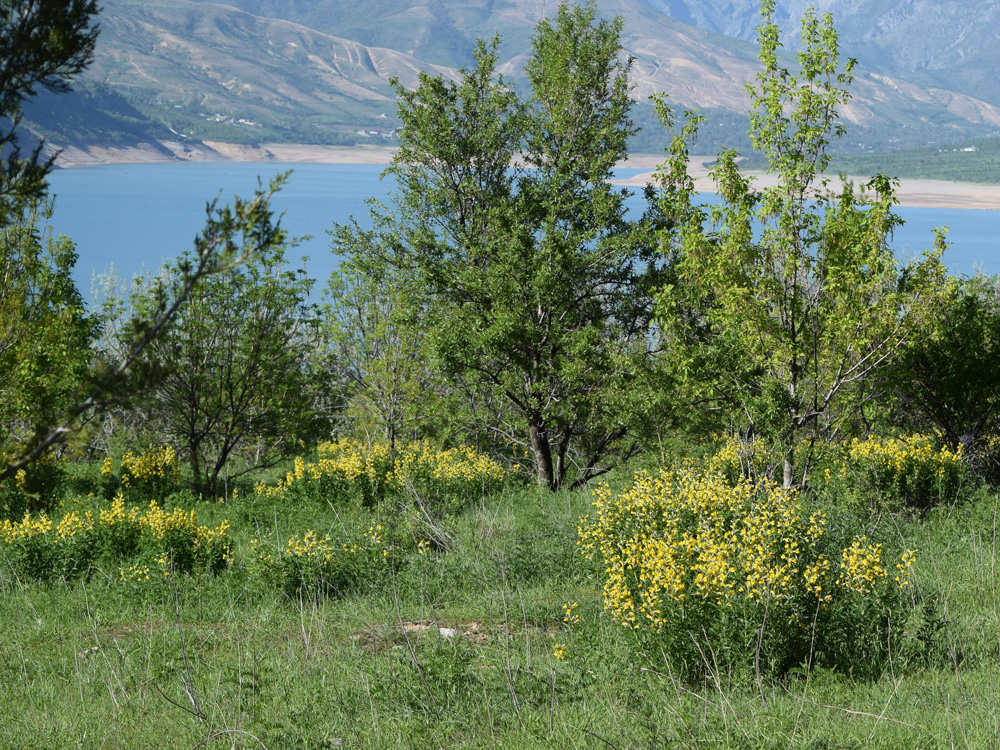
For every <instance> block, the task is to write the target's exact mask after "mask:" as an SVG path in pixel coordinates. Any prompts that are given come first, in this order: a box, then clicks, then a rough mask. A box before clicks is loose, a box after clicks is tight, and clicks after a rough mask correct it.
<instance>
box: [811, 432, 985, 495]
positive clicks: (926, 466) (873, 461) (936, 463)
mask: <svg viewBox="0 0 1000 750" xmlns="http://www.w3.org/2000/svg"><path fill="white" fill-rule="evenodd" d="M967 478H968V470H967V467H966V464H965V461H964V456H963V452H962V447H961V446H959V447H958V449H957V450H954V451H952V450H950V449H948V448H947V447H941V446H938V445H937V444H936V441H935V440H934V439H933V438H932V437H930V436H928V435H912V436H909V437H878V436H875V435H872V436H869V437H867V438H865V439H863V440H860V439H858V438H853V439H852V440H850V441H849V442H846V443H844V444H843V445H842V446H840V449H839V451H837V454H836V455H835V456H833V457H832V460H830V461H828V462H825V463H824V465H822V466H821V467H820V468H819V470H817V471H816V472H814V474H813V482H812V485H813V487H814V489H816V491H817V492H818V493H819V495H820V496H821V497H824V498H826V499H828V500H829V501H831V502H837V503H847V504H849V505H851V506H853V507H856V508H859V509H863V510H866V511H868V512H872V513H876V512H880V511H896V510H901V509H903V508H916V509H920V510H926V509H927V508H931V507H933V506H936V505H942V504H948V503H954V502H955V501H956V500H957V499H958V496H959V493H960V491H961V489H962V487H963V486H964V484H965V482H966V480H967Z"/></svg>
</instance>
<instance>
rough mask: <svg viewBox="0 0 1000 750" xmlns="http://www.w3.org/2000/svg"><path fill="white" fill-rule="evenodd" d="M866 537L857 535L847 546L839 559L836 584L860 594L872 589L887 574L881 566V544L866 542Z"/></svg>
mask: <svg viewBox="0 0 1000 750" xmlns="http://www.w3.org/2000/svg"><path fill="white" fill-rule="evenodd" d="M867 541H868V538H867V537H865V536H861V537H858V538H857V539H855V540H854V541H853V542H851V545H850V546H849V547H847V548H846V549H845V550H844V552H843V554H842V556H841V561H840V577H839V578H838V579H837V584H838V585H840V586H845V587H846V588H848V589H850V590H851V591H857V592H858V593H860V594H864V593H867V592H869V591H874V590H875V589H876V588H877V587H878V585H879V584H880V583H882V581H883V580H884V579H885V577H886V576H887V575H888V573H887V572H886V569H885V568H883V567H882V565H881V563H882V545H881V544H867Z"/></svg>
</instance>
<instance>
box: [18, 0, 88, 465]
mask: <svg viewBox="0 0 1000 750" xmlns="http://www.w3.org/2000/svg"><path fill="white" fill-rule="evenodd" d="M96 13H97V6H96V3H95V2H81V1H80V0H69V1H67V0H61V1H60V0H55V1H54V2H41V1H40V0H9V1H8V2H4V3H2V4H0V122H2V124H0V150H2V151H3V152H4V157H5V158H4V159H3V160H2V161H0V396H2V399H0V479H3V478H6V477H9V476H11V475H12V474H13V473H14V472H16V471H17V470H18V469H20V468H23V466H25V465H26V464H27V462H28V461H30V460H31V457H32V456H33V454H35V449H36V448H37V447H38V446H39V445H40V444H41V443H43V442H44V441H45V440H46V438H47V437H48V432H49V429H50V427H51V425H53V424H57V423H58V422H60V421H61V420H62V419H63V418H64V416H65V414H66V412H67V411H68V410H69V409H71V408H72V407H73V406H75V404H76V399H77V398H78V391H79V389H80V388H81V387H82V385H83V383H84V376H85V375H86V374H87V372H88V368H89V364H90V353H89V350H88V348H89V345H90V342H91V340H92V339H93V336H94V334H95V321H94V319H93V318H92V317H90V316H88V315H87V314H86V312H85V311H84V306H83V300H82V298H81V297H80V294H79V293H78V291H77V289H76V287H75V286H74V285H73V281H72V269H73V265H74V263H75V262H76V251H75V248H74V247H73V244H72V243H71V242H70V241H69V240H67V239H65V238H63V237H60V238H53V237H52V236H51V235H49V234H47V233H46V231H45V229H44V223H45V221H46V220H47V219H48V218H49V216H50V215H51V211H50V208H51V207H50V205H49V204H48V202H47V201H46V198H45V178H46V175H47V174H48V173H49V171H50V170H51V168H52V161H51V159H46V158H44V157H43V156H42V144H39V145H38V146H37V148H36V149H35V150H34V151H33V152H32V154H31V155H30V156H29V157H28V158H23V157H22V155H21V151H20V149H19V148H18V138H17V128H18V125H19V123H20V120H21V108H22V105H23V104H24V102H25V101H26V100H27V99H29V98H31V97H33V96H35V95H36V94H37V93H38V92H39V90H42V89H45V90H49V91H54V92H62V91H67V90H68V89H69V84H70V81H71V80H72V78H73V77H74V76H76V75H77V74H78V73H79V72H80V71H81V70H82V69H83V68H84V67H85V66H86V65H87V63H88V62H89V61H90V59H91V56H92V53H93V48H94V43H95V41H96V39H97V29H96V27H94V26H93V25H92V21H93V16H94V14H96ZM40 452H41V451H39V452H38V454H40Z"/></svg>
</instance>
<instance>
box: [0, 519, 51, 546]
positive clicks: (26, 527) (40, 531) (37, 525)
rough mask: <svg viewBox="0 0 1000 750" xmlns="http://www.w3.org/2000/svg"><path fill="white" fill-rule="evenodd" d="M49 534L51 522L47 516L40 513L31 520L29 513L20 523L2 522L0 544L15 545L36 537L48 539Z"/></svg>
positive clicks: (0, 525)
mask: <svg viewBox="0 0 1000 750" xmlns="http://www.w3.org/2000/svg"><path fill="white" fill-rule="evenodd" d="M51 532H52V521H51V519H50V518H49V517H48V516H47V515H45V514H44V513H42V514H41V515H40V516H38V517H36V518H32V516H31V514H30V513H26V514H25V515H24V519H23V520H22V521H19V522H17V521H15V522H13V523H12V522H11V521H9V520H4V522H3V524H0V542H3V543H4V544H15V543H17V542H20V541H25V540H30V539H36V538H38V537H48V535H49V534H50V533H51Z"/></svg>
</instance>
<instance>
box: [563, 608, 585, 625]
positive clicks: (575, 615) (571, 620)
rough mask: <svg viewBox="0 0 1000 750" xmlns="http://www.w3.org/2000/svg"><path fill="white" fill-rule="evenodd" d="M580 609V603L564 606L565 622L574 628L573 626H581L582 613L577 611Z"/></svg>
mask: <svg viewBox="0 0 1000 750" xmlns="http://www.w3.org/2000/svg"><path fill="white" fill-rule="evenodd" d="M579 608H580V603H579V602H571V603H569V604H564V605H563V613H564V614H563V622H564V623H566V624H567V625H569V626H570V627H572V626H573V625H579V624H580V622H581V620H580V613H579V612H578V611H577V610H578V609H579Z"/></svg>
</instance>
